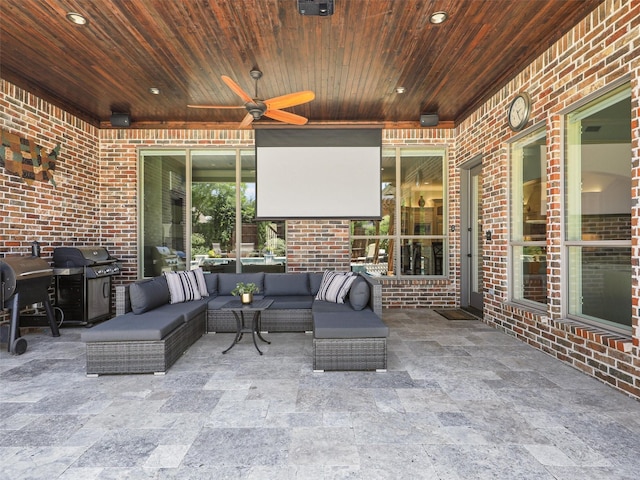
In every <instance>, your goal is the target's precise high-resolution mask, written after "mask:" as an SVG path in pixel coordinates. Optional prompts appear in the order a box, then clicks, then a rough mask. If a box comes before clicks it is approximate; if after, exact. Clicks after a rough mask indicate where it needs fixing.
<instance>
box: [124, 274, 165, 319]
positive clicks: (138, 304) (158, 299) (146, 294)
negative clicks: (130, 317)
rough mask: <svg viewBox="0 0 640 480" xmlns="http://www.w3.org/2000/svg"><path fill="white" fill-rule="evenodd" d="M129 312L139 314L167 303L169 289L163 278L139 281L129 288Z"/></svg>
mask: <svg viewBox="0 0 640 480" xmlns="http://www.w3.org/2000/svg"><path fill="white" fill-rule="evenodd" d="M129 298H130V299H131V310H132V311H133V313H135V314H141V313H144V312H146V311H149V310H153V309H154V308H158V307H159V306H161V305H164V304H166V303H169V287H168V286H167V280H166V279H165V278H164V276H159V277H154V278H150V279H147V280H139V281H137V282H135V283H133V284H131V285H130V286H129Z"/></svg>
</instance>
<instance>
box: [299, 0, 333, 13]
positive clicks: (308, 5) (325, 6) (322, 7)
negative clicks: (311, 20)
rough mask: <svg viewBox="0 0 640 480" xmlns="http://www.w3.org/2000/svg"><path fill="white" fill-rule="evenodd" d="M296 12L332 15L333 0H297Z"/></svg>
mask: <svg viewBox="0 0 640 480" xmlns="http://www.w3.org/2000/svg"><path fill="white" fill-rule="evenodd" d="M298 12H299V13H300V15H316V16H320V17H327V16H329V15H333V0H298Z"/></svg>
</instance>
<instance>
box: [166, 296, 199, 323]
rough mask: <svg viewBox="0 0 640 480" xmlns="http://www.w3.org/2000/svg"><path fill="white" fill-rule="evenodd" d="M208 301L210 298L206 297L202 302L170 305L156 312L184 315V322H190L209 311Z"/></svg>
mask: <svg viewBox="0 0 640 480" xmlns="http://www.w3.org/2000/svg"><path fill="white" fill-rule="evenodd" d="M208 299H209V297H205V298H204V299H201V300H191V301H189V302H183V303H170V304H167V305H164V306H162V307H160V308H159V309H156V310H155V311H156V312H162V313H169V314H173V315H175V316H179V315H182V317H183V321H185V322H188V321H190V320H193V319H194V318H195V317H197V316H198V315H199V314H200V313H202V312H204V311H205V310H206V309H207V300H208Z"/></svg>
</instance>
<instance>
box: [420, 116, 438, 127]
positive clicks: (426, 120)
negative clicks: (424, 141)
mask: <svg viewBox="0 0 640 480" xmlns="http://www.w3.org/2000/svg"><path fill="white" fill-rule="evenodd" d="M439 121H440V119H439V118H438V114H437V113H421V114H420V126H421V127H435V126H436V125H438V122H439Z"/></svg>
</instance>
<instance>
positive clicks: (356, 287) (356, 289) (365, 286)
mask: <svg viewBox="0 0 640 480" xmlns="http://www.w3.org/2000/svg"><path fill="white" fill-rule="evenodd" d="M370 295H371V289H370V288H369V283H368V282H367V281H366V280H365V279H364V278H362V277H358V278H356V279H355V281H354V282H353V284H352V285H351V288H350V289H349V302H350V303H351V306H352V307H353V309H354V310H362V309H363V308H364V307H366V306H367V305H368V304H369V297H370Z"/></svg>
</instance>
